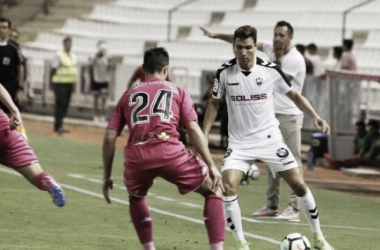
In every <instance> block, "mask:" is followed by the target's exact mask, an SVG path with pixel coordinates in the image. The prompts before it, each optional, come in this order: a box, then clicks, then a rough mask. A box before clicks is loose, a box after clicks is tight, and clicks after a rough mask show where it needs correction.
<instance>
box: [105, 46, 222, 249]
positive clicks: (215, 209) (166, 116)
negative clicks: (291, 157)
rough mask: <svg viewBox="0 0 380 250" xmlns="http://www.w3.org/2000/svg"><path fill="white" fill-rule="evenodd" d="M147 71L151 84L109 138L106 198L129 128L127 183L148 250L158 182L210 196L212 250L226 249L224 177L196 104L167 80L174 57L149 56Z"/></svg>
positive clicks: (138, 88) (134, 93) (135, 96)
mask: <svg viewBox="0 0 380 250" xmlns="http://www.w3.org/2000/svg"><path fill="white" fill-rule="evenodd" d="M143 68H144V72H145V74H146V80H145V81H143V82H141V83H135V84H133V85H132V86H131V88H129V89H128V90H127V91H126V92H125V93H124V94H123V96H122V97H121V99H120V100H119V102H118V104H117V106H116V108H115V110H114V112H113V114H112V116H111V118H110V122H109V124H108V127H107V129H106V133H105V135H104V141H103V166H104V182H103V194H104V198H105V199H106V201H107V202H108V203H111V200H110V197H109V194H108V190H109V189H110V188H112V185H113V180H112V177H111V173H112V162H113V158H114V153H115V143H116V138H117V136H118V135H119V134H120V133H121V132H122V130H123V128H124V127H125V126H126V125H127V126H128V129H129V133H130V135H129V139H128V144H127V146H126V147H125V149H124V158H125V163H124V166H125V168H124V183H125V185H126V187H127V189H128V192H129V204H130V207H129V211H130V216H131V218H132V222H133V225H134V227H135V230H136V232H137V235H138V238H139V240H140V243H141V245H142V246H143V249H144V250H154V249H155V246H154V241H153V224H152V216H151V213H150V211H149V208H148V206H147V203H146V199H145V196H146V195H147V193H148V190H149V188H150V187H151V186H152V185H153V180H154V178H156V177H162V178H163V179H165V180H167V181H169V182H171V183H173V184H175V185H177V187H178V190H179V192H180V193H181V194H186V193H189V192H191V191H195V192H197V193H200V194H201V195H202V196H204V198H205V205H204V212H203V217H204V221H205V226H206V230H207V233H208V237H209V247H210V249H212V250H219V249H223V242H224V237H225V218H224V214H223V200H222V191H223V185H222V181H221V174H220V172H219V170H218V169H217V167H216V166H215V164H214V162H213V160H212V158H211V155H210V151H209V149H208V147H207V140H206V138H205V136H204V135H203V133H202V131H201V129H200V127H199V126H198V123H197V114H196V112H195V110H194V103H193V101H192V100H191V98H190V95H189V93H187V91H185V90H184V89H183V88H181V87H179V86H177V85H176V84H174V83H171V82H169V81H165V80H164V79H166V77H167V75H168V72H169V54H168V52H167V51H166V50H165V49H164V48H153V49H150V50H148V51H146V52H145V54H144V64H143ZM180 122H181V124H183V125H184V126H185V127H186V131H187V133H188V135H189V139H190V142H191V144H192V145H193V146H194V148H195V149H196V150H197V152H198V153H199V154H200V155H201V157H202V159H203V161H202V160H200V159H198V158H197V157H196V156H195V155H194V154H192V153H189V152H188V151H187V150H186V148H185V146H184V145H183V144H182V142H181V141H180V140H179V133H178V132H177V127H178V124H179V123H180Z"/></svg>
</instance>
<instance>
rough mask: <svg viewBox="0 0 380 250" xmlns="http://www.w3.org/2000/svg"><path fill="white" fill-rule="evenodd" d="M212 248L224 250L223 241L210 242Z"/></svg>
mask: <svg viewBox="0 0 380 250" xmlns="http://www.w3.org/2000/svg"><path fill="white" fill-rule="evenodd" d="M210 250H223V242H219V243H212V244H210Z"/></svg>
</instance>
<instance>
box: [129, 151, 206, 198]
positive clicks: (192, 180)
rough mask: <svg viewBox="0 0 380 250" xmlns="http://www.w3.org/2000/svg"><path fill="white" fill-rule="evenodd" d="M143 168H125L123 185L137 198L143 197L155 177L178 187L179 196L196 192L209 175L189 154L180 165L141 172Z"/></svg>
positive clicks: (199, 160)
mask: <svg viewBox="0 0 380 250" xmlns="http://www.w3.org/2000/svg"><path fill="white" fill-rule="evenodd" d="M141 169H143V167H141V168H140V167H136V168H128V167H127V168H125V170H124V183H125V186H126V187H127V189H128V190H129V191H130V192H131V193H132V194H133V195H134V196H137V197H145V196H146V195H147V193H148V190H149V188H150V187H151V186H153V180H154V178H156V177H162V178H163V179H165V180H167V181H168V182H170V183H173V184H175V185H176V186H177V187H178V191H179V192H180V193H181V194H186V193H189V192H192V191H195V190H197V189H198V188H199V187H200V186H201V185H202V183H203V182H204V181H205V179H206V178H207V176H208V174H209V169H208V167H207V165H206V163H204V162H203V161H202V160H201V159H199V158H197V157H196V156H195V155H193V154H189V159H188V160H187V161H185V162H182V163H180V164H173V165H171V166H166V167H159V168H153V169H148V170H141Z"/></svg>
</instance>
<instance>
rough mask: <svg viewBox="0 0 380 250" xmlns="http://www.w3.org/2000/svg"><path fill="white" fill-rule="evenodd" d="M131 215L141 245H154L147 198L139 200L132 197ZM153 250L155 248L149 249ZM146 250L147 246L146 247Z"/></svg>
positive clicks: (130, 201) (130, 204)
mask: <svg viewBox="0 0 380 250" xmlns="http://www.w3.org/2000/svg"><path fill="white" fill-rule="evenodd" d="M129 213H130V215H131V218H132V222H133V225H134V227H135V230H136V233H137V236H138V237H139V240H140V243H141V244H142V245H143V246H144V245H145V244H149V243H152V245H153V223H152V217H151V215H150V211H149V208H148V205H147V204H146V201H145V198H137V197H135V196H131V197H130V198H129ZM147 249H149V250H153V249H154V246H153V248H147ZM144 250H145V246H144Z"/></svg>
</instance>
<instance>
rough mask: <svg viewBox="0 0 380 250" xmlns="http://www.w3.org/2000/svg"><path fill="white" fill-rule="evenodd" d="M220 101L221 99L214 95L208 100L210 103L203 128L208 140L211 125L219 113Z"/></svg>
mask: <svg viewBox="0 0 380 250" xmlns="http://www.w3.org/2000/svg"><path fill="white" fill-rule="evenodd" d="M219 103H220V101H219V100H218V99H215V98H213V97H211V98H210V100H209V101H208V105H207V108H206V112H205V117H204V121H203V128H202V130H203V133H204V134H205V136H206V139H207V140H208V134H209V133H210V130H211V127H212V125H213V124H214V121H215V119H216V115H217V114H218V110H219Z"/></svg>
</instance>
